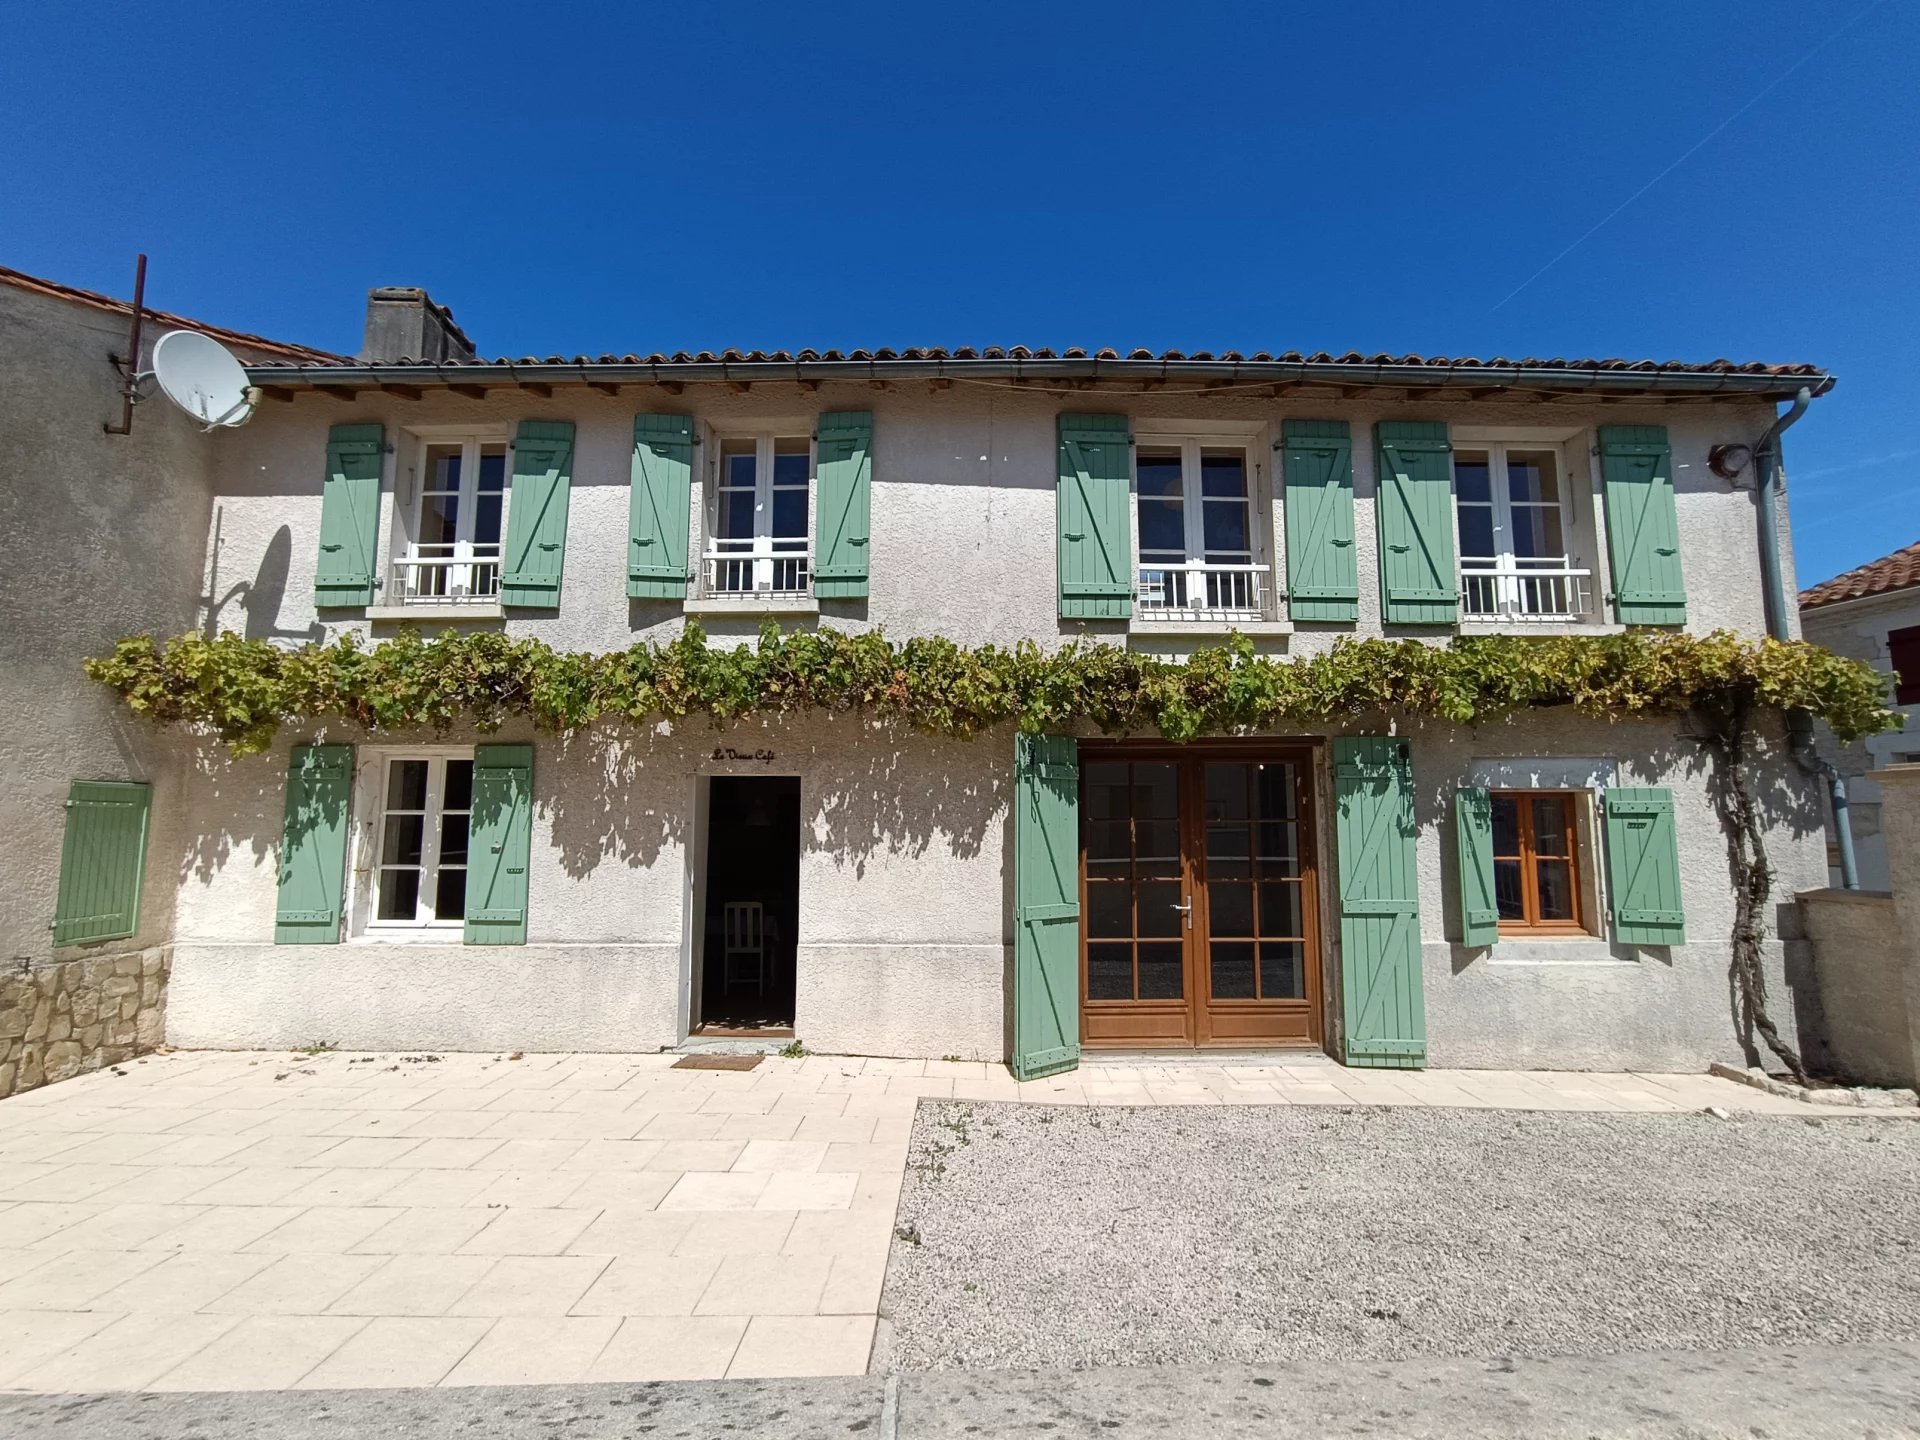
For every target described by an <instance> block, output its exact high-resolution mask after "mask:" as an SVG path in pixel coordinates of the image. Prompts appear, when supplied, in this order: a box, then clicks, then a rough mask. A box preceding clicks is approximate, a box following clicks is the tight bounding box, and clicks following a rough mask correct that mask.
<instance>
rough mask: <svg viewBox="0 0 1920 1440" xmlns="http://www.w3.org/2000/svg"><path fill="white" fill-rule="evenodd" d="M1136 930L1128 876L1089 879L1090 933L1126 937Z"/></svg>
mask: <svg viewBox="0 0 1920 1440" xmlns="http://www.w3.org/2000/svg"><path fill="white" fill-rule="evenodd" d="M1132 934H1133V887H1132V886H1131V885H1129V884H1128V883H1127V882H1126V881H1125V880H1101V881H1097V882H1096V881H1094V880H1091V879H1090V880H1088V881H1087V935H1088V936H1089V938H1092V939H1098V940H1123V939H1126V938H1128V937H1130V936H1131V935H1132Z"/></svg>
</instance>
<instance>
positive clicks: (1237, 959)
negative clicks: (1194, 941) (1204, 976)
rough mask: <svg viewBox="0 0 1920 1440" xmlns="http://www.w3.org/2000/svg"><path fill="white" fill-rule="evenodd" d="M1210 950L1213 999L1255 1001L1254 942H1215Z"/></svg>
mask: <svg viewBox="0 0 1920 1440" xmlns="http://www.w3.org/2000/svg"><path fill="white" fill-rule="evenodd" d="M1208 949H1209V951H1210V953H1211V959H1212V966H1211V968H1212V970H1213V998H1214V999H1216V1000H1251V999H1253V998H1254V995H1253V942H1252V941H1249V940H1215V941H1213V942H1211V944H1210V945H1209V946H1208Z"/></svg>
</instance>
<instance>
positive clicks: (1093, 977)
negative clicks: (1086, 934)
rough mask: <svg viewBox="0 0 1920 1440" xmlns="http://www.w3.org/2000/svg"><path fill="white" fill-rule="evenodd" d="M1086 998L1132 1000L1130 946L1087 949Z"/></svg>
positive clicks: (1131, 951)
mask: <svg viewBox="0 0 1920 1440" xmlns="http://www.w3.org/2000/svg"><path fill="white" fill-rule="evenodd" d="M1087 998H1088V999H1089V1000H1131V999H1132V998H1133V946H1131V945H1125V944H1122V945H1088V946H1087Z"/></svg>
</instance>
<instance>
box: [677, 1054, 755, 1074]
mask: <svg viewBox="0 0 1920 1440" xmlns="http://www.w3.org/2000/svg"><path fill="white" fill-rule="evenodd" d="M766 1058H767V1057H766V1056H764V1055H682V1056H681V1057H680V1058H679V1059H678V1060H676V1061H674V1062H673V1068H674V1069H676V1070H757V1069H759V1068H760V1062H761V1061H762V1060H764V1059H766Z"/></svg>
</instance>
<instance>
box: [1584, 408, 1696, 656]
mask: <svg viewBox="0 0 1920 1440" xmlns="http://www.w3.org/2000/svg"><path fill="white" fill-rule="evenodd" d="M1600 475H1601V479H1602V480H1603V481H1604V482H1605V484H1606V494H1607V553H1608V559H1609V560H1610V562H1611V565H1612V570H1613V618H1614V619H1616V620H1618V621H1619V622H1620V623H1621V624H1622V625H1684V624H1686V623H1687V594H1686V586H1685V583H1684V582H1683V581H1682V580H1681V577H1680V520H1679V516H1678V515H1677V514H1675V512H1674V506H1673V447H1672V446H1671V445H1670V444H1668V443H1667V427H1666V426H1664V425H1602V426H1601V427H1600Z"/></svg>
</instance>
